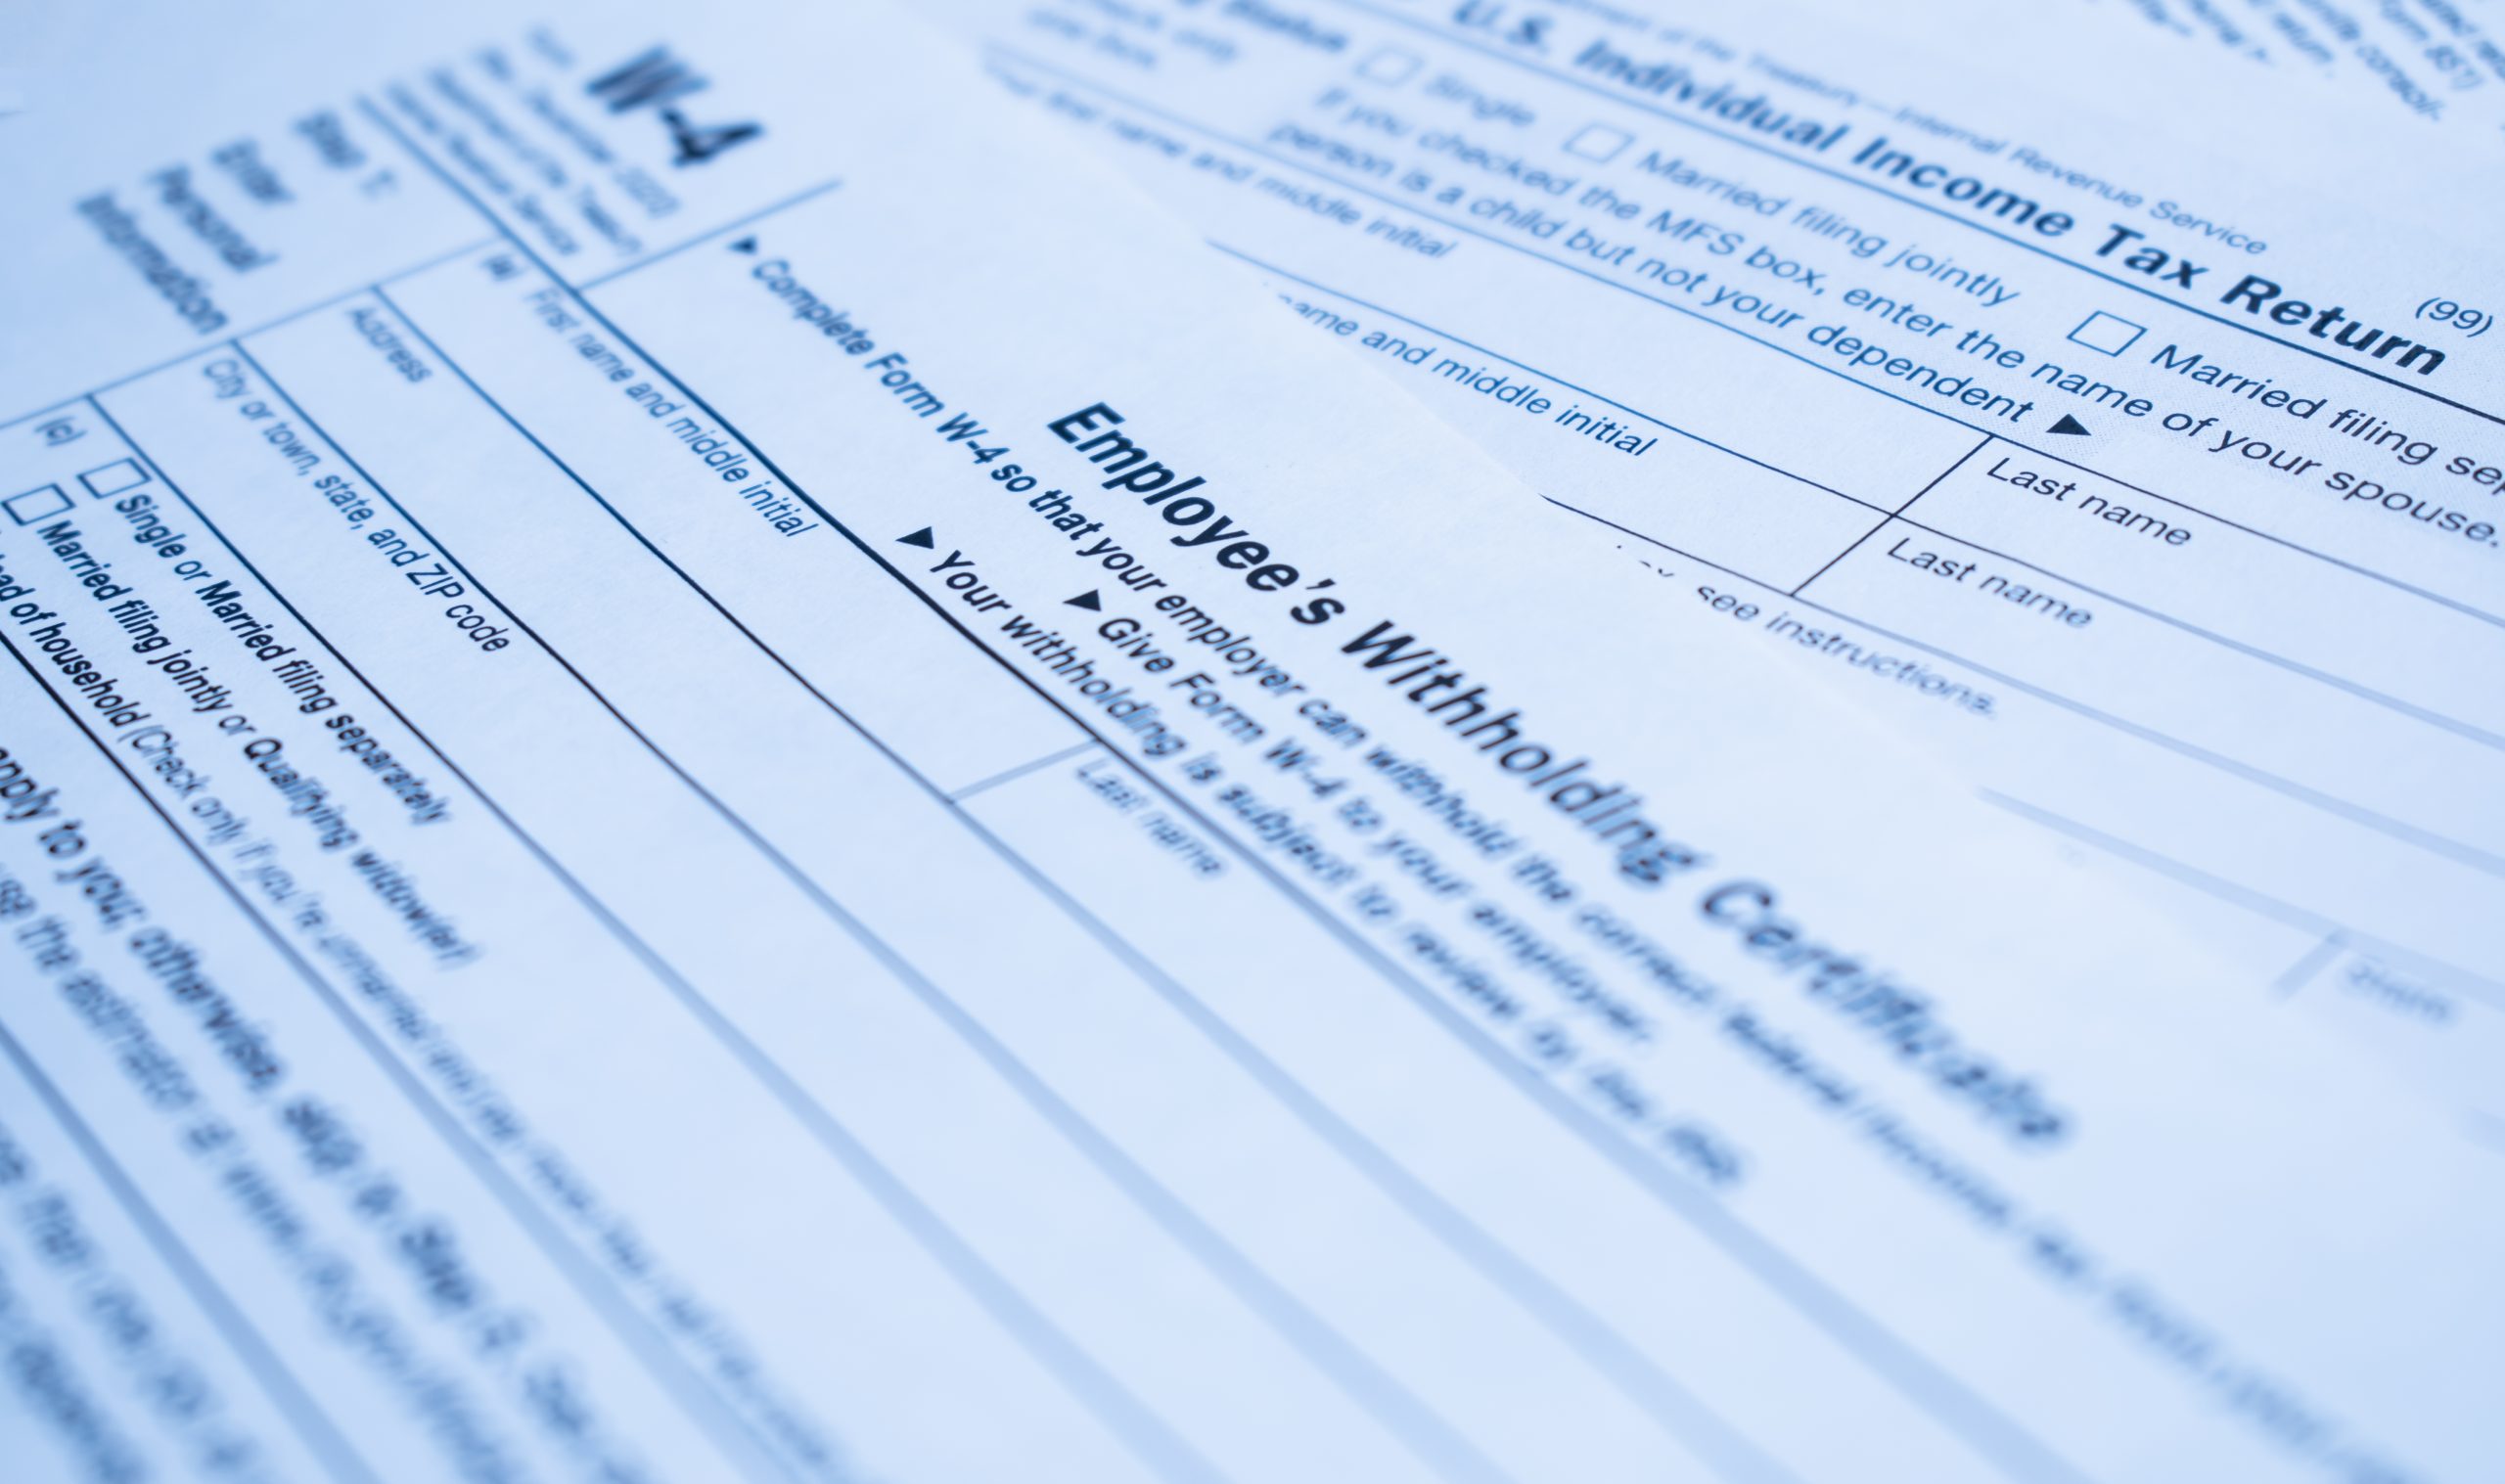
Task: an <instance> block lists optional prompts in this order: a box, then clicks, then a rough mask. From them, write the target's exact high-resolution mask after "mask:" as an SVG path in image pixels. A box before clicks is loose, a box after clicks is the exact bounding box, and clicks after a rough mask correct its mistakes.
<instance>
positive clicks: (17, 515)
mask: <svg viewBox="0 0 2505 1484" xmlns="http://www.w3.org/2000/svg"><path fill="white" fill-rule="evenodd" d="M0 508H5V509H6V510H7V511H8V512H9V518H10V519H12V520H15V521H17V522H18V523H19V524H20V525H32V524H34V523H35V522H36V521H38V520H49V519H51V518H52V517H55V516H58V515H60V514H61V513H62V512H63V511H66V510H68V508H69V497H68V495H65V494H63V493H62V492H61V486H60V485H58V484H47V485H45V486H43V487H42V488H41V489H30V490H27V491H26V492H25V493H24V494H23V495H11V496H10V497H9V498H8V499H6V500H0Z"/></svg>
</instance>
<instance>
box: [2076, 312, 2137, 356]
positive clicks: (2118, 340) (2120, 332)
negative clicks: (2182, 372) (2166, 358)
mask: <svg viewBox="0 0 2505 1484" xmlns="http://www.w3.org/2000/svg"><path fill="white" fill-rule="evenodd" d="M2146 334H2148V327H2147V326H2145V325H2135V324H2133V323H2131V322H2130V321H2129V320H2126V319H2124V318H2122V317H2121V316H2120V315H2118V314H2107V313H2106V312H2105V311H2104V310H2102V309H2099V310H2097V311H2096V312H2095V313H2094V314H2091V315H2089V316H2088V317H2087V318H2085V319H2083V320H2081V321H2079V322H2078V328H2077V329H2076V330H2073V331H2072V332H2071V333H2070V338H2071V339H2072V340H2074V341H2076V342H2077V343H2079V344H2081V345H2085V346H2086V347H2087V348H2088V349H2090V350H2093V351H2096V352H2097V353H2099V354H2101V355H2120V354H2121V353H2122V352H2123V351H2125V350H2128V349H2130V348H2131V346H2132V344H2133V343H2134V342H2136V341H2137V340H2138V339H2139V337H2141V336H2144V335H2146Z"/></svg>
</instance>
